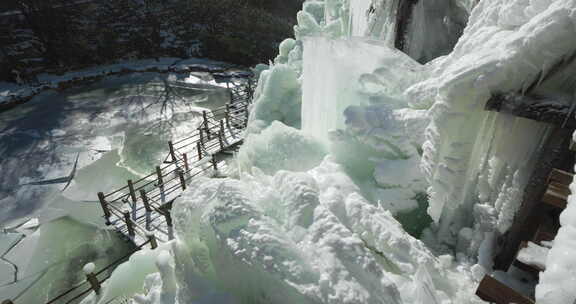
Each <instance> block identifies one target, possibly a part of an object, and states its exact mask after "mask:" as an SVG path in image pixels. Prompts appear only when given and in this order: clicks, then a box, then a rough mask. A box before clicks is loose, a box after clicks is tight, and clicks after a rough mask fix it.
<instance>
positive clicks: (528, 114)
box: [484, 93, 576, 129]
mask: <svg viewBox="0 0 576 304" xmlns="http://www.w3.org/2000/svg"><path fill="white" fill-rule="evenodd" d="M484 109H485V110H487V111H495V112H500V113H505V114H510V115H514V116H518V117H522V118H527V119H531V120H535V121H539V122H544V123H550V124H554V125H557V126H561V127H563V128H569V129H575V128H576V119H575V118H574V115H571V109H570V105H569V104H565V103H562V102H561V101H559V100H557V99H554V98H550V97H545V96H539V95H526V96H525V95H522V94H519V93H508V94H493V95H492V97H491V98H490V99H489V100H488V102H487V103H486V106H485V107H484Z"/></svg>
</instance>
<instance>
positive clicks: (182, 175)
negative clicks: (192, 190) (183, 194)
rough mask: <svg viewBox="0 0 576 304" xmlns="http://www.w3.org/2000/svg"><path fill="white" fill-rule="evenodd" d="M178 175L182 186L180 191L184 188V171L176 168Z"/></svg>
mask: <svg viewBox="0 0 576 304" xmlns="http://www.w3.org/2000/svg"><path fill="white" fill-rule="evenodd" d="M178 177H180V185H181V186H182V191H184V190H186V179H184V172H182V170H178Z"/></svg>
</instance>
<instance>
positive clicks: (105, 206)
mask: <svg viewBox="0 0 576 304" xmlns="http://www.w3.org/2000/svg"><path fill="white" fill-rule="evenodd" d="M98 200H100V207H102V211H103V212H104V218H105V219H106V225H110V224H111V223H110V209H108V202H106V198H105V197H104V193H102V192H98Z"/></svg>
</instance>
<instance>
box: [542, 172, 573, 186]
mask: <svg viewBox="0 0 576 304" xmlns="http://www.w3.org/2000/svg"><path fill="white" fill-rule="evenodd" d="M573 179H574V174H572V173H570V172H566V171H564V170H560V169H552V172H550V176H548V183H550V182H556V183H559V184H562V185H565V186H569V185H570V184H571V183H572V180H573Z"/></svg>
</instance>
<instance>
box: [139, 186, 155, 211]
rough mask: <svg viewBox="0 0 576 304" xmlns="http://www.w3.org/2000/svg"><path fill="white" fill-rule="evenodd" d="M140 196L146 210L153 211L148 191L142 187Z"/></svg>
mask: <svg viewBox="0 0 576 304" xmlns="http://www.w3.org/2000/svg"><path fill="white" fill-rule="evenodd" d="M140 197H141V198H142V202H143V203H144V208H145V209H146V212H152V208H150V202H149V201H148V196H147V195H146V191H144V189H140Z"/></svg>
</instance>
